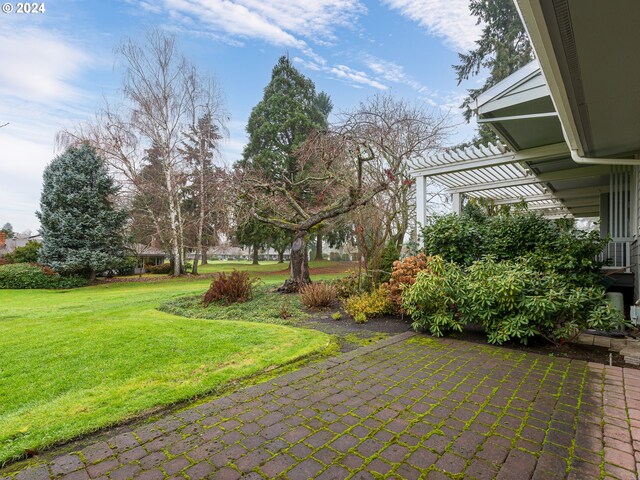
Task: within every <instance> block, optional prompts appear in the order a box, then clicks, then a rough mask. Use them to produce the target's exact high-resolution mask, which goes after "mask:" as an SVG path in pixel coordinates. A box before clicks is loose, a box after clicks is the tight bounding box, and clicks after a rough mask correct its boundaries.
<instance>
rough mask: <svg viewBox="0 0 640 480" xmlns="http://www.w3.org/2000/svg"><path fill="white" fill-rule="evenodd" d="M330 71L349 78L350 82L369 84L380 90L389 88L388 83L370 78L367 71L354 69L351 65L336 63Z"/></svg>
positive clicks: (339, 76)
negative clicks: (384, 83)
mask: <svg viewBox="0 0 640 480" xmlns="http://www.w3.org/2000/svg"><path fill="white" fill-rule="evenodd" d="M328 72H329V73H331V74H333V75H335V76H336V77H338V78H341V79H345V80H349V81H350V82H355V83H356V84H362V85H367V86H369V87H373V88H376V89H378V90H387V89H388V88H389V87H387V86H386V85H383V84H382V83H380V82H378V81H377V80H374V79H372V78H370V77H369V76H368V75H367V74H366V73H365V72H359V71H358V70H354V69H352V68H350V67H347V66H346V65H336V66H335V67H330V68H329V70H328Z"/></svg>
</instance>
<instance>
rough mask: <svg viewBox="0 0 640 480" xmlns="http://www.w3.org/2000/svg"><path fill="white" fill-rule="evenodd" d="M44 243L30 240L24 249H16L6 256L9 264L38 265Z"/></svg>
mask: <svg viewBox="0 0 640 480" xmlns="http://www.w3.org/2000/svg"><path fill="white" fill-rule="evenodd" d="M41 248H42V243H40V242H38V241H36V240H29V241H28V242H27V244H26V245H25V246H24V247H16V248H15V249H14V250H13V252H11V253H9V254H7V255H5V258H6V259H7V260H8V262H9V263H36V262H37V261H38V253H39V252H40V249H41Z"/></svg>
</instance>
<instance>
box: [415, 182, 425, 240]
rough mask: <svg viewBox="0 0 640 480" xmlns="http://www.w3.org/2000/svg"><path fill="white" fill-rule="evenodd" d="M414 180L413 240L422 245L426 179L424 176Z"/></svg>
mask: <svg viewBox="0 0 640 480" xmlns="http://www.w3.org/2000/svg"><path fill="white" fill-rule="evenodd" d="M415 179H416V229H415V232H414V234H415V236H416V238H414V240H415V241H416V242H418V244H420V245H422V234H421V233H420V232H421V231H422V227H424V224H425V220H426V217H427V213H426V212H427V206H426V205H425V202H426V199H427V194H426V188H427V178H426V177H425V176H424V175H418V176H417V177H415Z"/></svg>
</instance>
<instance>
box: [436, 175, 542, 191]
mask: <svg viewBox="0 0 640 480" xmlns="http://www.w3.org/2000/svg"><path fill="white" fill-rule="evenodd" d="M535 183H540V180H538V179H537V178H536V177H534V176H533V175H531V176H529V177H523V178H510V179H508V180H498V181H495V182H484V183H476V184H474V185H462V186H460V187H451V188H448V189H447V191H448V192H449V193H471V192H482V191H484V190H496V189H498V188H508V187H519V186H521V185H533V184H535Z"/></svg>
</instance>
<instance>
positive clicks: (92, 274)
mask: <svg viewBox="0 0 640 480" xmlns="http://www.w3.org/2000/svg"><path fill="white" fill-rule="evenodd" d="M87 280H89V281H90V282H95V281H96V271H95V270H94V269H93V268H92V269H90V270H89V273H88V274H87Z"/></svg>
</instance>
